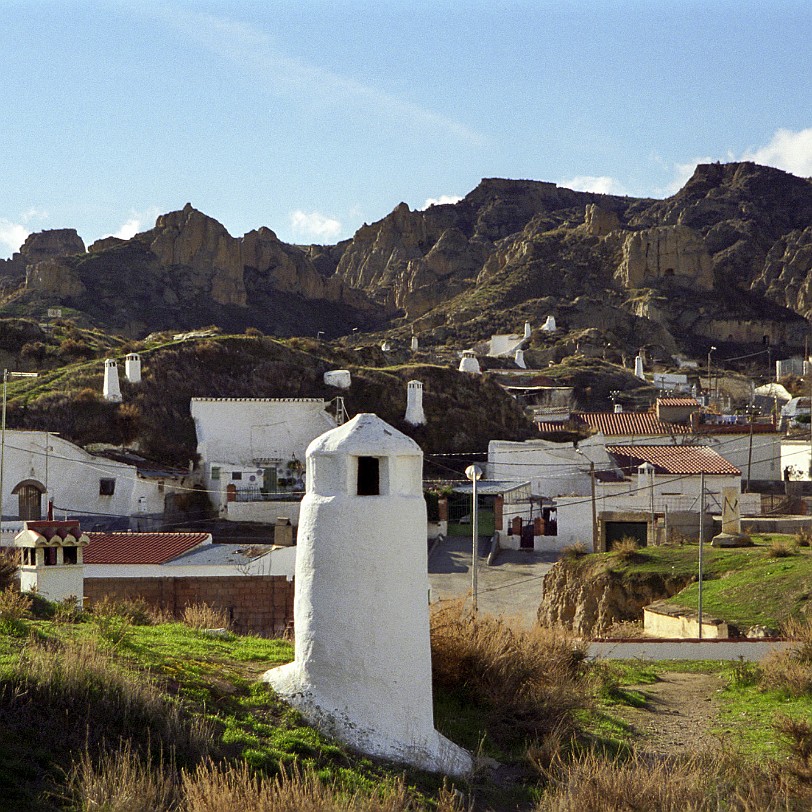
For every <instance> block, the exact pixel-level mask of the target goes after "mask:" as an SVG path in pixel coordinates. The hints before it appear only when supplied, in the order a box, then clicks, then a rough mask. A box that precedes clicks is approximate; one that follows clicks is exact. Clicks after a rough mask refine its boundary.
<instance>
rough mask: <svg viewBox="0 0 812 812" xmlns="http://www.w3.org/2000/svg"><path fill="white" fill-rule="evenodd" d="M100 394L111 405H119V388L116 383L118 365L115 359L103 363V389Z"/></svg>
mask: <svg viewBox="0 0 812 812" xmlns="http://www.w3.org/2000/svg"><path fill="white" fill-rule="evenodd" d="M102 394H103V395H104V399H105V400H109V401H110V402H111V403H121V387H120V386H119V383H118V364H117V363H116V360H115V358H108V359H106V360H105V362H104V388H103V389H102Z"/></svg>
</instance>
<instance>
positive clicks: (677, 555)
mask: <svg viewBox="0 0 812 812" xmlns="http://www.w3.org/2000/svg"><path fill="white" fill-rule="evenodd" d="M793 538H794V537H792V536H787V535H779V534H770V535H762V536H754V537H753V540H754V542H755V546H753V547H742V548H734V549H718V548H713V547H711V546H710V545H705V546H704V548H703V572H704V578H703V611H704V612H705V613H706V614H708V615H711V616H713V617H717V618H719V619H721V620H724V621H726V622H727V623H729V624H731V625H733V626H737V627H739V628H740V629H747V628H749V627H750V626H753V625H764V626H768V627H771V628H780V627H781V626H782V625H783V624H784V623H786V622H787V621H788V620H789V619H790V618H795V619H800V618H802V617H803V616H804V612H805V611H808V607H809V605H810V603H809V602H810V596H812V549H811V548H805V547H798V548H797V549H796V552H795V553H794V554H793V555H790V556H787V557H783V558H771V557H770V556H769V555H768V551H769V549H770V545H771V544H772V543H773V542H774V541H786V542H791V541H793ZM698 560H699V547H698V545H696V544H686V545H682V546H678V547H645V548H642V549H641V550H639V552H638V553H637V554H636V555H635V556H633V557H630V558H628V559H624V558H622V557H620V556H619V555H616V554H613V553H604V554H598V555H595V556H587V557H585V558H584V559H582V560H581V562H580V567H581V568H582V577H591V574H597V573H599V572H601V571H607V570H608V571H611V572H612V573H614V574H616V575H617V576H619V577H620V578H622V579H623V580H625V581H628V582H629V583H631V584H634V583H635V582H638V581H646V580H649V579H651V578H661V579H663V580H664V581H668V580H671V581H677V582H678V583H679V581H682V582H683V583H685V587H684V588H683V589H682V591H680V592H679V593H678V594H676V595H674V597H672V598H670V599H668V600H667V603H669V604H671V605H674V606H681V607H685V608H687V609H693V610H696V609H697V608H698V595H699V588H698V585H697V583H696V580H697V575H698ZM692 581H693V583H691V582H692Z"/></svg>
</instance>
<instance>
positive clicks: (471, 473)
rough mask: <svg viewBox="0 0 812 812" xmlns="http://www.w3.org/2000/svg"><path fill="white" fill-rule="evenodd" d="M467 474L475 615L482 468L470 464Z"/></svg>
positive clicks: (475, 611)
mask: <svg viewBox="0 0 812 812" xmlns="http://www.w3.org/2000/svg"><path fill="white" fill-rule="evenodd" d="M465 476H467V477H468V479H470V480H471V501H472V505H471V535H472V540H471V596H472V605H473V610H474V615H476V613H477V568H478V567H479V549H478V548H479V510H478V508H479V497H478V496H477V492H476V484H477V482H478V481H479V480H480V478H481V477H482V469H481V468H480V467H479V466H478V465H469V466H468V467H467V468H466V469H465Z"/></svg>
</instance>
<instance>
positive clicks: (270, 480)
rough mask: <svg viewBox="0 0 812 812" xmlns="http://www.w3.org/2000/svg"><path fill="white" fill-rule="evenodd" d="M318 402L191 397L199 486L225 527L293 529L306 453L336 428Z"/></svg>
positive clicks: (320, 401)
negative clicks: (282, 524) (281, 523)
mask: <svg viewBox="0 0 812 812" xmlns="http://www.w3.org/2000/svg"><path fill="white" fill-rule="evenodd" d="M327 406H328V401H325V400H323V399H322V398H192V401H191V412H192V418H193V420H194V424H195V432H196V434H197V453H198V455H199V458H200V463H199V465H200V471H201V474H202V479H203V484H204V487H205V488H206V490H207V491H208V493H209V497H210V499H211V501H212V502H213V504H214V505H215V507H216V509H217V510H218V512H219V514H220V516H221V517H222V518H224V519H226V520H228V521H248V522H263V523H268V524H274V523H275V522H276V519H277V518H279V517H286V518H288V519H290V521H291V523H292V524H293V525H298V522H299V503H300V502H301V499H302V496H303V495H304V490H305V481H304V477H305V466H304V463H305V452H306V451H307V447H308V445H310V443H311V441H313V440H314V439H315V438H316V437H318V436H320V435H321V434H324V432H325V431H329V430H330V429H333V428H335V427H336V421H335V418H334V417H333V416H332V415H331V414H329V412H328V411H327Z"/></svg>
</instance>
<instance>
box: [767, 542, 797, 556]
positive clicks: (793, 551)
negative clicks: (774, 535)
mask: <svg viewBox="0 0 812 812" xmlns="http://www.w3.org/2000/svg"><path fill="white" fill-rule="evenodd" d="M797 554H798V549H797V547H796V545H795V544H794V543H792V542H787V541H773V542H772V543H771V544H770V546H769V547H768V548H767V557H768V558H789V557H790V556H793V555H797Z"/></svg>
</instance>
